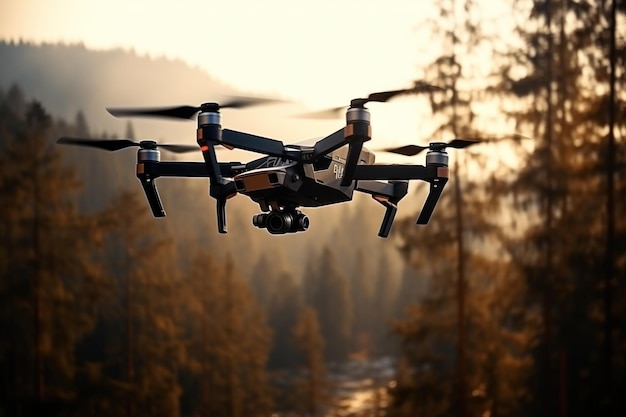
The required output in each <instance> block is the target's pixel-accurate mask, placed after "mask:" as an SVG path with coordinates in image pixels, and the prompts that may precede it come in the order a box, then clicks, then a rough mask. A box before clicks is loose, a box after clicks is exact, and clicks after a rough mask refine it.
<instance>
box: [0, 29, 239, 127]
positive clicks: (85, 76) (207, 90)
mask: <svg viewBox="0 0 626 417" xmlns="http://www.w3.org/2000/svg"><path fill="white" fill-rule="evenodd" d="M13 84H17V85H19V86H20V87H21V88H22V90H23V91H24V93H25V95H26V96H27V97H29V98H36V99H37V100H39V101H41V103H42V104H43V105H44V107H45V108H46V109H48V110H49V111H50V113H52V114H53V115H55V116H57V117H61V118H65V119H67V120H73V119H74V118H75V117H76V114H77V113H78V112H79V111H82V112H84V113H85V114H86V115H87V116H88V119H89V121H90V123H91V124H92V126H91V127H93V128H94V129H93V130H94V131H96V132H100V131H103V130H109V131H110V130H114V131H118V132H120V131H121V132H123V131H124V125H125V122H124V121H120V120H115V119H114V118H112V117H111V116H110V115H109V114H108V113H107V112H106V111H105V108H106V107H108V106H115V105H125V106H126V105H141V106H147V105H150V106H155V105H163V104H173V105H175V104H186V103H189V104H199V103H200V102H202V101H206V100H207V99H208V98H209V97H212V96H213V97H219V96H221V95H241V94H242V93H241V92H240V91H238V90H237V89H235V88H234V87H231V86H229V85H227V84H226V83H223V82H221V81H218V80H216V79H214V78H212V77H211V76H210V75H209V74H207V73H206V72H205V71H203V70H201V69H199V68H194V67H192V66H190V65H188V64H186V63H185V62H183V61H181V60H170V59H167V58H163V57H160V58H152V57H149V56H140V55H137V54H136V53H135V52H133V51H128V50H122V49H113V50H90V49H87V48H86V47H85V46H84V45H82V44H73V45H66V44H34V43H24V42H18V43H14V42H7V41H0V88H1V89H4V90H5V91H6V90H8V89H9V88H10V86H11V85H13ZM138 124H142V125H145V127H146V130H147V132H146V131H144V126H142V127H141V128H140V129H137V130H138V131H140V132H141V133H142V134H147V135H150V136H152V134H151V133H150V132H149V130H150V126H149V125H148V124H147V123H141V122H140V123H138ZM174 124H175V125H176V123H174ZM176 127H177V128H178V127H180V126H176ZM161 129H162V127H161V128H160V129H159V130H161Z"/></svg>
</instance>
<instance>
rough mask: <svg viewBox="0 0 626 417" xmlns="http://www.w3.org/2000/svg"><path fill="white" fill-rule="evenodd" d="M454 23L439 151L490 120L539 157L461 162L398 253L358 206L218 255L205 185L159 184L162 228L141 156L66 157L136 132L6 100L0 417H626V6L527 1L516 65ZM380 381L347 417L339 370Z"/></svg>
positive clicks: (435, 99) (446, 4)
mask: <svg viewBox="0 0 626 417" xmlns="http://www.w3.org/2000/svg"><path fill="white" fill-rule="evenodd" d="M437 4H438V5H439V7H440V9H441V14H440V16H439V19H438V20H437V22H436V25H435V26H434V27H428V28H425V30H429V31H431V33H432V34H433V35H432V36H433V38H436V39H438V40H439V41H440V43H441V47H440V55H439V56H438V57H436V58H435V59H434V60H433V61H432V62H431V63H430V65H428V66H426V67H424V68H422V69H421V70H420V72H418V73H416V79H421V80H425V81H427V82H431V83H433V84H436V85H439V86H441V87H443V88H445V92H444V93H436V94H431V95H430V96H429V97H428V104H429V106H430V110H431V111H432V114H433V120H435V121H436V123H437V129H436V131H435V132H434V133H433V139H437V138H441V137H442V136H444V135H449V136H451V137H471V136H475V135H476V134H480V135H486V134H488V133H489V132H490V131H489V129H488V128H489V127H490V126H492V125H494V124H495V123H494V122H493V120H489V119H487V120H486V119H485V117H484V116H483V114H484V112H485V111H484V109H485V107H484V106H485V104H486V103H489V104H490V105H491V106H494V105H496V106H497V117H498V118H499V119H500V120H503V121H504V122H506V125H505V129H509V128H510V129H514V130H515V131H517V132H524V133H525V134H526V135H528V136H531V137H532V138H533V139H532V140H518V141H511V142H506V143H505V142H503V143H501V144H491V143H487V144H483V145H477V146H475V147H473V148H471V150H470V149H468V150H467V151H464V153H460V152H457V153H455V154H454V157H453V158H451V162H452V165H451V180H450V182H449V184H448V185H447V188H446V190H445V192H444V194H443V196H442V198H441V201H440V202H439V204H438V206H437V209H436V211H435V215H434V216H433V218H432V220H431V222H430V223H429V225H428V226H426V227H416V226H415V224H414V223H415V218H416V215H417V213H416V212H415V213H411V215H409V216H407V217H402V218H400V219H398V220H397V221H396V224H395V225H394V228H393V230H392V235H391V237H390V238H389V240H387V241H380V240H379V241H375V242H373V241H372V240H369V239H370V238H369V237H366V236H368V235H373V234H375V227H374V228H372V227H370V226H371V224H372V222H374V223H378V222H379V220H380V215H381V213H379V212H377V211H374V209H372V210H370V209H369V208H368V209H363V210H358V211H355V210H354V209H353V208H351V207H341V208H339V209H337V210H336V211H331V213H332V214H331V215H330V217H333V218H334V223H332V224H331V226H332V227H331V228H330V229H331V231H332V232H333V233H328V234H326V235H324V234H318V235H316V234H314V232H313V231H310V232H307V234H305V235H303V236H291V237H288V238H286V239H283V240H281V241H280V242H279V243H269V242H273V241H272V240H271V239H276V238H272V237H267V236H265V237H257V236H256V235H254V234H253V233H252V231H250V230H249V229H251V226H250V225H249V224H247V223H248V222H249V213H247V210H248V207H247V206H242V207H236V206H235V208H234V211H233V213H232V220H229V221H231V223H232V224H234V228H238V229H240V230H241V233H238V234H237V236H236V237H229V239H230V240H220V239H221V237H220V236H218V235H217V233H215V225H214V224H213V223H214V218H213V217H212V216H209V215H208V212H209V210H207V208H206V205H207V204H208V202H207V201H206V200H207V199H203V200H200V199H198V198H197V196H198V195H199V194H200V195H204V196H206V193H207V189H206V184H201V185H200V184H185V185H184V186H180V185H177V184H175V183H167V182H165V183H163V185H159V187H160V188H161V187H162V195H163V196H164V203H165V204H166V205H167V203H168V201H169V202H170V204H171V205H173V206H179V207H184V208H185V209H184V210H179V213H178V214H173V216H172V218H171V219H170V220H168V222H167V223H155V219H153V218H152V216H151V214H150V211H149V209H148V206H147V204H145V201H144V200H145V197H144V196H143V194H142V193H141V190H140V188H139V187H138V184H136V183H132V184H130V185H128V186H127V187H126V186H124V184H127V183H130V182H131V181H135V182H136V180H134V179H132V178H131V180H129V179H128V175H124V174H123V172H124V171H123V170H122V168H121V167H122V166H124V167H131V168H132V167H133V164H134V162H133V157H134V155H132V154H124V155H116V157H117V158H116V160H115V162H113V158H108V159H105V158H103V157H101V156H100V155H94V154H88V153H84V152H83V153H81V152H78V151H77V152H75V151H73V150H66V149H61V148H62V147H59V146H57V145H56V144H55V142H56V139H57V138H59V137H61V136H83V137H104V138H112V137H126V138H130V139H133V138H134V137H135V135H136V134H135V127H134V125H133V124H131V123H128V124H127V125H126V127H125V131H124V132H112V131H109V132H102V131H100V130H97V129H92V128H90V123H89V117H88V116H86V115H85V113H83V112H82V111H79V112H77V114H76V117H75V118H74V119H73V120H68V118H67V117H66V116H65V115H58V114H54V113H53V112H54V109H51V108H48V107H46V106H44V105H43V104H42V102H41V101H40V100H39V98H38V97H37V94H36V91H35V92H31V91H30V90H29V88H28V87H29V85H28V83H31V82H32V83H34V82H35V81H34V80H33V79H30V78H29V79H28V81H23V82H26V83H27V84H24V85H22V84H20V82H19V81H20V80H13V81H11V82H10V83H9V84H6V85H4V84H0V199H1V200H2V202H1V203H0V235H1V236H2V238H1V239H0V305H1V306H2V307H1V308H0V381H1V383H0V417H3V416H17V417H21V416H118V415H121V416H127V417H140V416H189V417H191V416H217V417H220V416H224V417H227V416H228V417H243V416H272V415H275V416H310V417H313V416H344V415H351V416H354V417H357V416H363V417H365V416H377V417H378V416H389V417H409V416H459V417H466V416H468V417H469V416H477V417H478V416H485V417H486V416H498V417H502V416H537V415H538V416H557V415H558V416H589V415H599V416H611V417H613V416H622V415H626V396H624V395H623V394H624V392H626V286H625V285H624V279H626V218H625V216H624V215H623V214H624V213H625V212H626V200H625V199H624V196H625V195H626V180H625V178H626V176H625V172H626V171H625V169H626V152H625V147H624V137H625V135H626V91H625V90H624V82H625V81H626V72H625V71H624V68H626V32H625V31H624V28H625V27H626V26H625V25H624V22H625V21H626V2H624V1H600V2H592V1H584V0H579V1H570V0H568V1H565V0H534V1H527V2H513V7H514V10H513V12H514V14H515V15H516V16H519V21H518V23H517V25H516V27H515V28H514V30H515V33H516V35H517V38H516V41H511V42H510V43H507V42H504V41H503V40H502V39H500V38H498V37H497V36H496V35H497V34H494V33H490V32H488V30H487V28H488V25H485V24H484V22H482V21H481V20H480V16H479V15H480V13H479V11H478V6H477V5H476V4H475V3H474V2H473V1H472V0H465V1H462V2H458V1H457V2H455V1H454V0H447V1H446V0H441V1H438V2H437ZM455 6H456V8H455ZM2 46H3V47H7V46H8V45H7V44H4V45H2ZM10 46H11V47H12V48H17V49H19V48H21V47H23V48H32V45H21V46H20V45H10ZM56 48H57V49H54V48H51V49H50V48H42V49H44V50H45V51H47V53H50V51H55V50H57V51H58V50H59V49H58V48H60V47H58V46H57V47H56ZM7 50H8V49H7ZM485 50H489V51H492V53H493V56H492V58H490V60H489V66H488V68H485V67H483V66H479V65H477V63H476V62H475V61H476V60H475V57H476V56H477V55H479V54H481V53H483V52H484V51H485ZM52 55H54V54H52ZM4 65H6V63H5V64H4ZM0 75H3V76H4V74H0ZM29 76H32V74H31V75H29ZM0 79H1V80H4V78H2V77H0ZM3 82H4V81H3ZM26 91H28V93H27V92H26ZM485 132H487V133H485ZM428 139H429V138H425V140H424V141H427V140H428ZM505 155H507V156H506V157H505ZM106 156H109V157H110V155H106ZM131 185H132V186H131ZM356 203H357V204H361V203H363V205H365V201H363V202H361V201H359V202H356ZM409 209H410V208H409ZM173 211H174V210H172V212H173ZM203 211H204V212H206V213H205V215H203V216H197V217H194V216H192V215H190V214H191V213H202V212H203ZM168 214H169V213H168ZM229 215H230V213H229ZM192 217H193V218H192ZM322 217H323V215H320V218H322ZM335 225H342V227H341V228H340V229H339V230H340V231H339V233H337V228H336V227H335ZM322 226H323V225H322ZM316 227H317V225H316ZM321 229H323V227H321ZM309 233H310V235H309ZM319 233H322V232H319ZM307 235H308V236H307ZM310 236H312V237H310ZM320 237H321V238H320ZM288 247H290V248H289V249H288ZM268 248H271V250H270V249H268ZM288 251H291V252H288ZM293 253H299V254H300V255H298V256H295V255H293V256H292V255H291V254H293ZM303 253H306V256H304V255H303ZM383 359H385V360H386V359H389V360H390V363H391V367H392V374H391V375H384V376H382V374H374V373H368V372H370V371H367V372H365V373H364V376H363V378H364V380H367V381H368V384H369V385H367V388H368V389H370V391H372V392H373V393H374V394H373V396H372V397H371V398H370V402H369V403H368V404H367V406H365V407H362V408H360V409H358V410H356V409H348V408H346V407H345V406H343V405H342V404H344V403H343V402H342V401H343V400H346V397H345V395H346V393H345V391H344V390H343V389H344V388H345V387H346V386H347V384H346V383H345V381H342V378H344V377H345V376H346V373H345V366H346V365H350V366H365V367H370V368H372V367H373V365H372V364H373V363H375V361H376V360H383ZM368 369H369V368H368ZM372 372H373V371H372Z"/></svg>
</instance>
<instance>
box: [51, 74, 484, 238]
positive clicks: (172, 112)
mask: <svg viewBox="0 0 626 417" xmlns="http://www.w3.org/2000/svg"><path fill="white" fill-rule="evenodd" d="M423 88H424V86H423V85H419V86H418V85H417V84H416V87H414V88H413V89H409V90H396V91H390V92H383V93H375V94H371V95H370V96H368V98H366V99H355V100H352V103H351V106H350V107H349V108H348V109H347V111H346V125H345V127H343V128H341V129H339V130H337V131H336V132H334V133H332V134H330V135H328V136H326V137H325V138H323V139H320V140H318V141H308V142H300V143H296V144H289V145H285V144H284V143H283V142H281V141H279V140H275V139H271V138H265V137H261V136H256V135H252V134H249V133H244V132H239V131H235V130H230V129H223V128H222V126H221V113H220V108H225V107H243V106H244V105H250V104H257V103H258V101H259V100H258V99H255V101H254V102H253V103H251V102H249V101H246V100H249V99H245V98H240V99H238V100H235V101H231V102H230V103H227V104H222V105H221V106H220V105H218V104H217V103H205V104H203V105H202V106H200V107H191V106H181V107H174V108H165V109H109V112H110V113H112V114H113V115H115V116H160V117H176V118H185V119H187V118H189V119H190V118H193V117H194V116H195V115H196V114H198V115H197V123H198V126H197V136H196V139H197V144H198V146H199V150H200V151H201V152H202V156H203V158H204V162H183V161H164V162H161V158H160V151H159V149H158V147H161V148H164V149H166V150H169V151H173V152H187V151H191V150H196V151H197V150H198V147H197V146H188V145H158V146H157V144H156V142H153V141H142V142H140V143H137V142H132V141H128V140H123V139H122V140H111V141H101V140H93V139H77V138H61V139H59V141H58V143H62V144H73V145H84V146H92V147H99V148H104V149H106V150H118V149H121V148H124V147H128V146H139V150H138V152H137V166H136V174H137V178H138V179H139V180H140V182H141V185H142V187H143V190H144V192H145V194H146V197H147V200H148V203H149V205H150V208H151V210H152V213H153V215H154V216H155V217H163V216H165V211H164V210H163V206H162V204H161V199H160V197H159V194H158V192H157V188H156V183H155V180H156V179H157V178H159V177H196V178H198V177H200V178H202V177H208V178H209V179H210V192H209V194H210V195H211V197H213V198H214V199H215V200H216V203H217V204H216V206H217V207H216V209H217V224H218V231H219V232H220V233H226V231H227V230H226V201H227V200H228V199H229V198H232V197H234V196H235V195H237V194H243V195H246V196H248V197H249V198H250V199H252V200H253V201H255V202H256V203H258V204H259V207H260V210H261V213H259V214H257V215H255V216H254V217H253V219H252V223H253V225H254V226H256V227H259V228H263V229H267V231H268V232H270V233H272V234H275V235H278V234H285V233H294V232H300V231H306V230H307V229H308V227H309V219H308V217H307V216H306V215H305V214H304V213H302V212H301V211H300V210H299V208H301V207H320V206H326V205H330V204H336V203H341V202H347V201H350V200H352V197H353V194H354V192H355V191H356V192H363V193H367V194H370V195H371V196H372V197H373V198H374V199H375V200H376V201H377V202H379V203H380V204H382V205H383V206H384V207H385V214H384V216H383V220H382V223H381V227H380V230H379V233H378V235H379V236H380V237H387V236H388V235H389V232H390V230H391V226H392V223H393V220H394V217H395V215H396V212H397V204H398V202H399V201H400V200H401V199H402V198H403V197H404V196H405V195H406V194H407V190H408V182H409V181H410V180H421V181H425V182H428V183H429V184H430V192H429V195H428V197H427V198H426V201H425V203H424V206H423V208H422V210H421V212H420V215H419V217H418V219H417V224H426V223H428V221H429V219H430V217H431V215H432V213H433V210H434V208H435V206H436V204H437V201H438V199H439V197H440V195H441V192H442V191H443V188H444V186H445V184H446V182H447V179H448V156H447V154H446V152H445V147H446V146H453V147H464V146H467V145H469V144H471V143H474V142H475V141H466V142H463V143H456V144H453V143H452V142H450V144H445V143H431V144H430V145H429V146H428V147H417V149H411V150H410V151H409V152H410V153H411V154H415V153H418V152H419V151H421V150H423V149H428V153H427V155H426V164H425V165H395V164H392V165H376V164H374V162H375V155H374V153H373V152H371V151H370V150H368V149H366V148H364V147H363V144H364V143H365V142H367V141H369V140H370V139H371V127H370V113H369V110H368V109H367V108H365V106H364V105H365V104H366V103H367V102H369V101H386V100H387V99H389V98H391V97H393V96H395V95H397V94H406V93H414V92H420V91H417V90H418V89H423ZM457 141H458V140H457ZM461 142H462V141H461ZM220 145H221V146H225V147H228V148H238V149H243V150H247V151H252V152H256V153H260V154H264V155H266V156H264V157H261V158H259V159H255V160H253V161H250V162H247V163H240V162H218V160H217V154H216V146H220ZM406 148H407V147H402V148H398V149H396V150H390V151H392V152H393V151H395V152H397V153H404V154H408V153H407V150H406Z"/></svg>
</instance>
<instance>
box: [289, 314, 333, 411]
mask: <svg viewBox="0 0 626 417" xmlns="http://www.w3.org/2000/svg"><path fill="white" fill-rule="evenodd" d="M293 343H294V345H295V346H296V348H297V349H298V351H299V352H300V354H301V357H302V359H301V366H300V370H301V371H300V380H299V381H298V382H297V386H296V395H295V399H294V400H295V405H296V409H297V410H298V411H299V412H300V413H301V414H302V415H305V416H309V417H315V416H318V415H322V413H323V411H324V409H325V407H326V406H327V405H328V404H329V393H328V381H327V379H326V365H325V360H324V338H323V336H322V333H321V328H320V323H319V322H318V320H317V314H316V312H315V310H314V309H312V308H311V307H306V308H304V309H303V310H302V312H301V313H300V315H299V316H298V321H297V324H296V326H295V327H294V329H293Z"/></svg>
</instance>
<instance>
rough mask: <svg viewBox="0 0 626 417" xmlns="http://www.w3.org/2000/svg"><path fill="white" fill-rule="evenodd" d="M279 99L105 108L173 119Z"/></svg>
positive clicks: (240, 98)
mask: <svg viewBox="0 0 626 417" xmlns="http://www.w3.org/2000/svg"><path fill="white" fill-rule="evenodd" d="M280 101H281V100H278V99H273V98H262V97H244V96H231V97H230V98H229V99H228V100H227V101H225V102H223V103H204V104H202V105H200V106H173V107H157V108H155V107H151V108H107V111H108V112H109V113H110V114H112V115H113V116H115V117H133V116H143V117H166V118H174V119H193V117H194V116H195V115H196V113H198V112H199V111H202V110H205V111H219V109H226V108H230V109H241V108H244V107H250V106H256V105H259V104H267V103H277V102H280Z"/></svg>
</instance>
